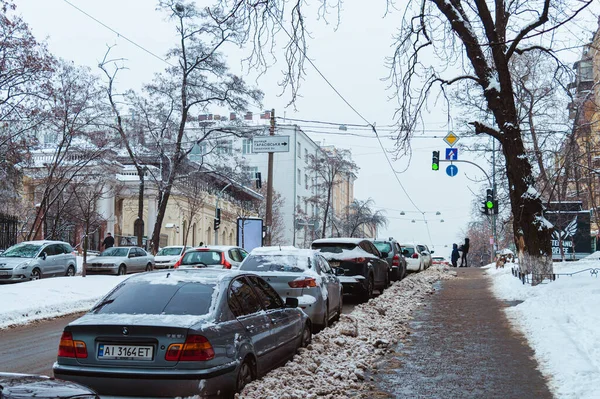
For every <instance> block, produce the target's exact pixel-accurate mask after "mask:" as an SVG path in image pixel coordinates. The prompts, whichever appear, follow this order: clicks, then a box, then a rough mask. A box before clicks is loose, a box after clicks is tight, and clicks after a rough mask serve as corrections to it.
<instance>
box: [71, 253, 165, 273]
mask: <svg viewBox="0 0 600 399" xmlns="http://www.w3.org/2000/svg"><path fill="white" fill-rule="evenodd" d="M83 266H84V267H85V272H86V273H87V274H116V275H119V276H120V275H124V274H128V273H136V272H143V271H150V270H152V269H153V268H154V256H152V255H150V254H149V253H147V252H146V251H144V250H143V249H142V248H139V247H110V248H108V249H105V250H104V251H103V252H102V253H101V254H100V255H98V256H95V257H92V258H89V259H88V260H87V262H86V263H85V264H84V265H83Z"/></svg>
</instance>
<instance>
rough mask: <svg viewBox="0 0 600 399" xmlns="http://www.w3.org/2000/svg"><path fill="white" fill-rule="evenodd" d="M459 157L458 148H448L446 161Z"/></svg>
mask: <svg viewBox="0 0 600 399" xmlns="http://www.w3.org/2000/svg"><path fill="white" fill-rule="evenodd" d="M457 159H458V148H446V161H456V160H457Z"/></svg>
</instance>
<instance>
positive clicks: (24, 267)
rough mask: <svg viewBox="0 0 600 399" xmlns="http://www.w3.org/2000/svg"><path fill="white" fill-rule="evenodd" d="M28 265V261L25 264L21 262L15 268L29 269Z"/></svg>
mask: <svg viewBox="0 0 600 399" xmlns="http://www.w3.org/2000/svg"><path fill="white" fill-rule="evenodd" d="M30 263H31V261H30V260H28V261H27V262H23V263H21V264H19V266H17V268H19V269H27V268H28V267H29V264H30Z"/></svg>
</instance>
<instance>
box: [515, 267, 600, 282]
mask: <svg viewBox="0 0 600 399" xmlns="http://www.w3.org/2000/svg"><path fill="white" fill-rule="evenodd" d="M585 272H589V273H590V277H596V278H597V277H598V273H599V272H600V268H598V267H589V268H587V269H582V270H577V271H575V272H572V273H535V274H534V273H523V272H521V271H520V270H519V269H518V268H517V267H513V268H512V275H513V276H515V277H517V278H518V279H519V280H521V282H523V284H531V282H532V280H534V277H535V280H536V281H538V282H539V283H540V284H546V283H550V282H552V281H556V279H557V278H559V277H561V276H568V277H573V276H574V275H576V274H581V273H585Z"/></svg>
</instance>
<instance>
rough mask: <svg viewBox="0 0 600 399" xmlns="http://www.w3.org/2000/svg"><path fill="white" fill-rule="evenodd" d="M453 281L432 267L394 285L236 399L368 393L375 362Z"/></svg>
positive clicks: (445, 270) (300, 398) (448, 274)
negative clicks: (441, 283) (437, 287)
mask: <svg viewBox="0 0 600 399" xmlns="http://www.w3.org/2000/svg"><path fill="white" fill-rule="evenodd" d="M455 275H456V272H453V271H450V269H448V268H447V267H441V266H433V267H430V268H429V269H428V270H426V271H424V272H421V273H418V274H413V275H410V276H409V277H408V278H406V279H404V280H402V281H399V282H396V283H394V284H393V285H392V286H391V287H390V288H388V289H387V290H385V291H384V293H383V294H382V295H380V296H378V297H377V298H374V299H371V300H369V301H368V302H367V303H364V304H361V305H358V306H357V307H356V308H355V309H354V310H353V311H352V313H350V314H349V315H342V316H341V318H340V321H339V322H338V323H336V324H334V325H333V326H332V327H330V328H327V329H325V330H323V331H322V332H320V333H319V334H317V335H315V336H314V337H313V342H312V343H311V344H310V345H309V346H308V348H303V349H300V351H299V354H298V355H296V356H295V357H294V359H293V360H292V361H290V362H288V363H287V364H286V365H285V366H283V367H280V368H278V369H276V370H273V371H271V372H270V373H269V374H267V375H266V376H265V377H263V378H262V379H260V380H258V381H254V382H252V383H251V384H249V385H248V386H246V388H245V389H244V390H243V392H242V393H241V394H237V395H236V398H239V399H242V398H247V399H254V398H256V399H258V398H260V399H276V398H277V399H305V398H307V399H311V398H317V397H322V398H347V397H348V396H349V391H356V392H360V391H364V390H367V389H368V385H367V384H364V383H363V381H364V380H365V373H366V372H367V370H374V369H376V362H377V361H379V360H380V358H381V357H382V356H383V355H385V354H386V353H388V352H389V351H392V350H393V348H394V347H395V346H396V344H397V343H398V341H399V340H402V339H403V338H405V337H406V335H407V331H408V322H409V320H410V319H411V318H412V316H411V312H412V311H413V310H414V309H416V308H417V307H418V306H420V305H421V304H422V301H423V300H424V299H425V297H426V296H427V295H430V294H432V293H433V292H434V288H433V284H434V283H435V282H436V281H438V280H440V279H447V278H452V277H454V276H455ZM365 397H369V394H367V396H365Z"/></svg>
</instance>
